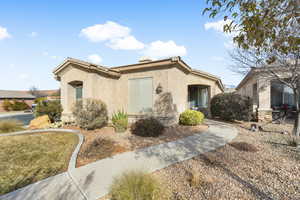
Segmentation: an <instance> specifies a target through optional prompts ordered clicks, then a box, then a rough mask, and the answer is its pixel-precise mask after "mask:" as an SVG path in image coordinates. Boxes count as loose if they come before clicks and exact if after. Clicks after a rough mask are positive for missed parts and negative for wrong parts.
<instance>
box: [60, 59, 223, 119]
mask: <svg viewBox="0 0 300 200" xmlns="http://www.w3.org/2000/svg"><path fill="white" fill-rule="evenodd" d="M121 73H122V75H121V77H120V78H111V77H107V76H105V75H101V74H97V73H91V72H87V71H84V70H81V69H78V68H76V67H74V66H69V67H66V68H65V69H64V70H62V71H61V72H60V74H59V75H60V77H61V80H60V81H61V102H62V106H63V109H64V111H63V116H64V117H65V118H63V120H68V119H66V118H68V116H70V114H71V110H72V106H73V104H74V102H75V89H74V88H73V87H72V86H71V85H70V84H69V83H70V82H72V81H82V82H83V98H97V99H101V100H103V101H104V102H105V103H106V104H107V108H108V112H109V116H111V114H112V113H113V112H115V111H117V110H120V109H123V110H125V111H127V108H128V102H129V97H128V90H129V88H128V80H129V79H133V78H145V77H152V78H153V92H152V94H153V105H154V103H155V101H156V100H157V98H158V94H156V88H157V86H158V85H159V84H160V85H161V86H162V90H163V91H162V92H163V93H164V92H169V93H171V95H172V97H173V103H174V105H175V107H176V109H177V112H178V113H181V112H183V111H184V110H186V109H187V108H188V102H187V101H188V85H208V86H210V94H211V96H214V95H215V94H218V93H220V92H222V90H221V89H220V87H219V86H218V84H217V82H216V81H214V80H210V79H208V78H205V77H200V76H197V75H192V74H188V73H186V72H184V71H183V70H181V69H179V68H178V67H175V66H174V65H173V66H164V67H156V68H152V69H151V68H150V69H143V70H141V69H140V70H135V71H127V72H121ZM129 114H133V113H129Z"/></svg>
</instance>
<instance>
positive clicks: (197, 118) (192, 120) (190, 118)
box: [179, 110, 204, 126]
mask: <svg viewBox="0 0 300 200" xmlns="http://www.w3.org/2000/svg"><path fill="white" fill-rule="evenodd" d="M203 120H204V114H203V113H202V112H199V111H195V110H186V111H184V112H183V113H181V114H180V116H179V123H180V124H182V125H186V126H196V125H199V124H201V123H202V122H203Z"/></svg>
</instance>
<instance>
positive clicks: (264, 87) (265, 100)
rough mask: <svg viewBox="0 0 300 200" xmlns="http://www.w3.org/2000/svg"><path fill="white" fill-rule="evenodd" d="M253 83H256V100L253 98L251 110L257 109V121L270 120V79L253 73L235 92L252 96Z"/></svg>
mask: <svg viewBox="0 0 300 200" xmlns="http://www.w3.org/2000/svg"><path fill="white" fill-rule="evenodd" d="M254 84H257V102H255V100H254V102H253V103H254V106H253V110H254V111H257V116H258V120H259V121H270V120H272V108H271V82H270V79H267V78H264V77H259V76H258V75H254V76H252V77H251V78H249V79H248V80H247V82H245V83H244V84H243V86H242V87H240V88H239V89H238V90H237V93H238V94H240V95H243V96H248V97H251V98H253V85H254Z"/></svg>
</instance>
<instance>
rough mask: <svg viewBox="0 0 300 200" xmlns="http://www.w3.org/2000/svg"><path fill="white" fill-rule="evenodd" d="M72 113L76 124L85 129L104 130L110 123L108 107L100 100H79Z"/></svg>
mask: <svg viewBox="0 0 300 200" xmlns="http://www.w3.org/2000/svg"><path fill="white" fill-rule="evenodd" d="M72 113H73V116H74V118H75V122H76V124H77V125H78V126H80V127H81V128H84V129H96V128H102V127H103V126H105V125H106V124H107V121H108V117H107V108H106V105H105V103H103V102H102V101H101V100H98V99H84V100H78V101H77V102H76V103H75V105H74V107H73V111H72Z"/></svg>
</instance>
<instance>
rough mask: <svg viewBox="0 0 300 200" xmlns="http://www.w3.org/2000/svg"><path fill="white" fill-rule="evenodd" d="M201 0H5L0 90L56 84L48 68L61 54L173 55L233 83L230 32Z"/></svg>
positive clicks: (92, 57) (94, 58)
mask: <svg viewBox="0 0 300 200" xmlns="http://www.w3.org/2000/svg"><path fill="white" fill-rule="evenodd" d="M204 2H205V1H202V0H198V1H195V0H189V1H182V0H177V1H176V0H164V1H159V0H158V1H155V0H152V1H134V0H128V1H121V0H119V1H117V0H110V1H104V0H103V1H99V0H98V1H91V0H85V1H79V0H77V1H76V0H72V1H71V0H65V1H62V0H60V1H55V0H51V1H37V0H36V1H33V0H32V1H30V0H27V1H17V0H10V1H3V2H1V6H0V73H1V76H0V89H16V90H23V89H28V88H29V87H31V86H33V85H34V86H36V87H38V88H39V89H55V88H58V87H59V83H58V82H57V81H56V80H54V78H53V75H52V70H53V69H54V68H55V67H56V66H57V65H58V64H59V63H61V62H62V61H63V60H64V59H65V58H66V57H74V58H78V59H83V60H87V61H91V62H95V63H98V64H101V65H104V66H117V65H124V64H132V63H136V62H137V61H138V60H139V58H140V57H142V56H146V57H150V58H152V59H159V58H164V57H169V56H173V55H180V56H181V57H182V58H183V60H184V61H185V62H186V63H188V64H189V65H190V66H191V67H193V68H195V69H200V70H204V71H207V72H210V73H212V74H215V75H217V76H220V77H221V78H222V81H223V83H224V84H234V85H236V84H238V82H239V81H240V79H241V77H240V76H239V75H236V74H234V73H233V72H231V71H230V70H229V69H228V66H229V65H230V59H229V58H228V53H227V52H228V50H230V49H231V48H232V44H231V37H230V36H228V35H225V34H224V33H222V28H221V27H222V24H223V22H222V21H220V19H221V18H219V19H218V18H217V19H209V18H208V17H207V16H203V15H202V10H203V8H204V7H205V3H204Z"/></svg>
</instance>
